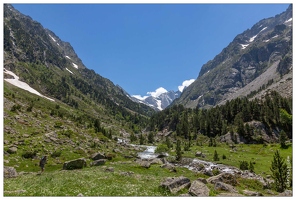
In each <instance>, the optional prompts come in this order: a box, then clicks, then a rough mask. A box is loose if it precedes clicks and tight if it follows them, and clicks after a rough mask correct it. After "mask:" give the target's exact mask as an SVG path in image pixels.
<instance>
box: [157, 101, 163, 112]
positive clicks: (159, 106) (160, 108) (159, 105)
mask: <svg viewBox="0 0 296 200" xmlns="http://www.w3.org/2000/svg"><path fill="white" fill-rule="evenodd" d="M156 103H157V108H158V109H159V110H162V107H161V101H160V100H158V99H157V100H156Z"/></svg>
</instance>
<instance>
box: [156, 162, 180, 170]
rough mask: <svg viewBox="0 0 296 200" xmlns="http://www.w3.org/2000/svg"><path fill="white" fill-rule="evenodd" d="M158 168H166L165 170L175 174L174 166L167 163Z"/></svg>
mask: <svg viewBox="0 0 296 200" xmlns="http://www.w3.org/2000/svg"><path fill="white" fill-rule="evenodd" d="M160 167H161V168H166V169H168V170H170V171H171V172H177V170H176V167H175V166H174V165H172V164H170V163H169V162H167V163H165V164H163V165H161V166H160Z"/></svg>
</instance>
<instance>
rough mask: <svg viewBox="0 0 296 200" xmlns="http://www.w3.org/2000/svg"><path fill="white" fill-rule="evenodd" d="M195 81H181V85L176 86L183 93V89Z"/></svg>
mask: <svg viewBox="0 0 296 200" xmlns="http://www.w3.org/2000/svg"><path fill="white" fill-rule="evenodd" d="M194 81H195V79H190V80H185V81H183V83H182V85H179V86H178V89H179V91H180V92H183V90H184V88H185V87H188V86H189V85H190V84H191V83H193V82H194Z"/></svg>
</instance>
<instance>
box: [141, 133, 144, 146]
mask: <svg viewBox="0 0 296 200" xmlns="http://www.w3.org/2000/svg"><path fill="white" fill-rule="evenodd" d="M143 144H144V136H143V135H142V134H140V145H143Z"/></svg>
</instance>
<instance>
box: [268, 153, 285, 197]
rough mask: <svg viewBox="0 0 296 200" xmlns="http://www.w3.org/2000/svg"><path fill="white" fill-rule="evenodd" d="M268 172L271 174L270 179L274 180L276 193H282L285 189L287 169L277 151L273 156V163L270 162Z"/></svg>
mask: <svg viewBox="0 0 296 200" xmlns="http://www.w3.org/2000/svg"><path fill="white" fill-rule="evenodd" d="M270 171H271V172H272V175H271V176H272V178H273V179H274V184H275V188H276V191H277V192H283V191H285V189H286V188H287V185H286V182H287V176H288V173H287V171H288V168H287V164H286V163H285V161H284V158H283V157H281V155H280V153H279V151H278V150H277V151H276V152H275V154H274V156H273V161H271V167H270Z"/></svg>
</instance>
